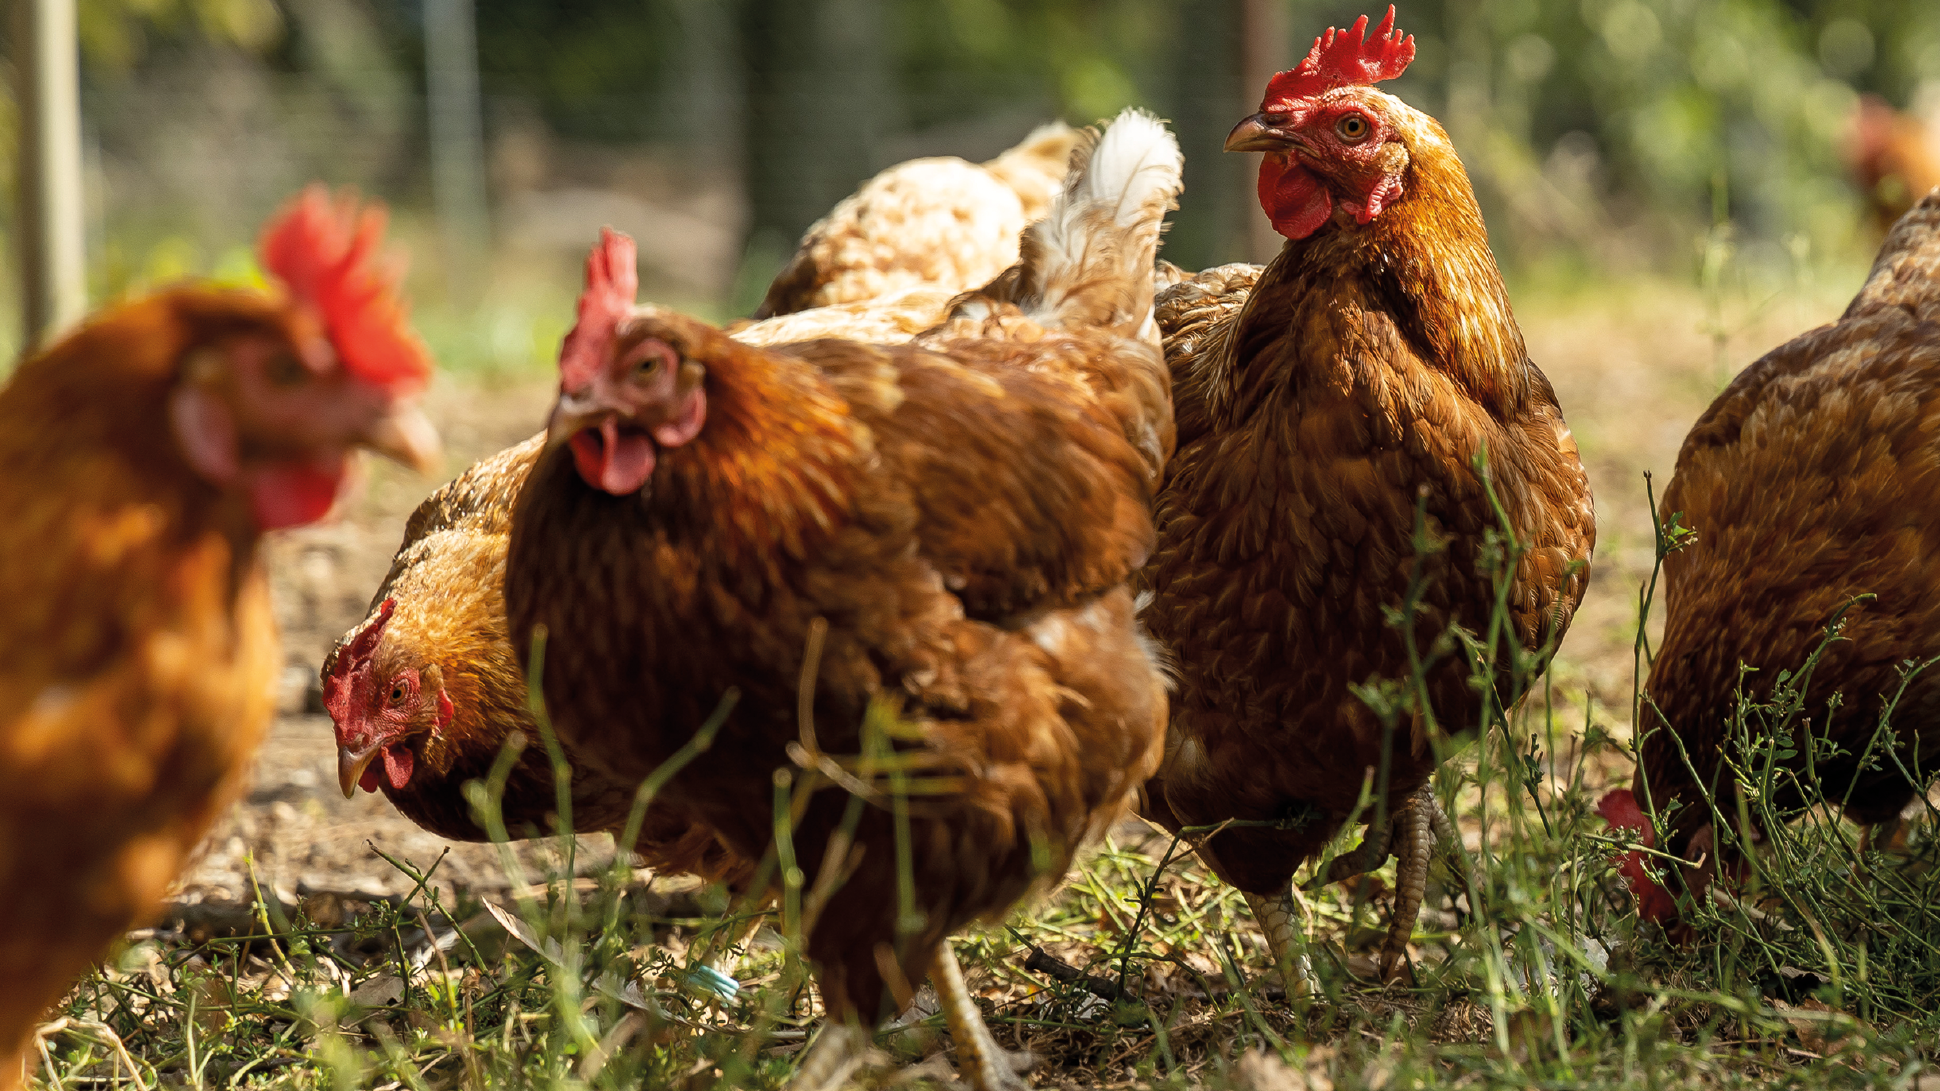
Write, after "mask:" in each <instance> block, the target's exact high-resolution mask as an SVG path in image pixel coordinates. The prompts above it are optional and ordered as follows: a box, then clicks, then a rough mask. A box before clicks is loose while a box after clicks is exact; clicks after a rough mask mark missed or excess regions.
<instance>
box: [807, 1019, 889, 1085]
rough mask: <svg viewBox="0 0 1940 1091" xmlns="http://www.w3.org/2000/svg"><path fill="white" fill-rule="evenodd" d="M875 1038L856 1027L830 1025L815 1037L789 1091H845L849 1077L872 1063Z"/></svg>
mask: <svg viewBox="0 0 1940 1091" xmlns="http://www.w3.org/2000/svg"><path fill="white" fill-rule="evenodd" d="M871 1040H872V1036H871V1035H870V1033H869V1031H868V1030H867V1029H865V1028H863V1027H861V1026H858V1025H857V1024H855V1023H830V1024H829V1025H827V1026H825V1027H823V1028H822V1033H820V1034H818V1035H816V1036H815V1041H814V1042H812V1043H810V1044H809V1047H808V1049H807V1051H806V1053H805V1055H804V1056H803V1057H802V1063H801V1067H799V1068H797V1069H795V1075H794V1078H792V1079H790V1080H789V1081H788V1084H787V1088H786V1091H841V1089H842V1087H843V1086H844V1085H845V1084H847V1083H848V1082H849V1077H850V1076H853V1075H855V1071H856V1069H858V1068H861V1067H862V1064H863V1062H864V1061H866V1060H868V1059H869V1046H870V1042H871Z"/></svg>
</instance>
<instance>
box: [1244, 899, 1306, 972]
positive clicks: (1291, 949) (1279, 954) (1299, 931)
mask: <svg viewBox="0 0 1940 1091" xmlns="http://www.w3.org/2000/svg"><path fill="white" fill-rule="evenodd" d="M1246 907H1247V908H1248V909H1251V910H1252V911H1253V919H1254V920H1256V921H1258V922H1259V925H1260V931H1262V932H1264V933H1266V947H1267V950H1268V951H1269V952H1271V953H1272V955H1273V965H1274V967H1275V969H1276V970H1278V972H1279V975H1280V985H1281V987H1282V988H1284V989H1285V990H1286V994H1287V999H1288V1000H1300V999H1303V998H1305V997H1307V996H1310V995H1312V994H1313V992H1314V984H1315V983H1314V977H1313V973H1314V971H1313V964H1312V962H1311V961H1310V960H1309V959H1308V957H1307V930H1306V927H1305V923H1304V920H1303V918H1304V916H1305V914H1304V913H1303V912H1302V911H1301V906H1300V903H1299V902H1298V901H1296V900H1295V895H1294V893H1293V890H1292V888H1291V887H1289V888H1288V889H1287V890H1286V892H1284V893H1282V894H1280V895H1279V896H1278V897H1277V898H1268V897H1267V896H1266V895H1263V894H1246Z"/></svg>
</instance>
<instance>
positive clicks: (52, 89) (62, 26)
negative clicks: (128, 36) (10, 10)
mask: <svg viewBox="0 0 1940 1091" xmlns="http://www.w3.org/2000/svg"><path fill="white" fill-rule="evenodd" d="M14 42H15V50H14V74H15V82H16V87H15V89H14V95H15V99H16V101H17V102H18V103H19V105H20V179H19V187H18V192H19V215H18V218H17V221H16V230H15V233H14V234H15V243H14V245H15V249H16V250H17V252H18V253H19V256H20V288H21V312H20V313H21V323H22V327H23V329H22V338H21V348H22V351H23V352H24V351H27V350H31V349H32V348H33V347H34V346H35V345H37V344H39V343H40V342H41V341H42V340H43V339H45V338H47V337H49V336H50V335H52V334H55V333H58V332H59V331H60V330H62V329H64V328H65V327H67V326H69V325H72V324H73V323H75V322H77V321H79V320H80V319H81V316H82V315H84V314H86V313H87V309H88V279H87V249H86V245H87V244H86V228H85V226H84V225H85V220H84V216H83V208H82V189H81V75H80V63H81V62H80V50H79V47H78V45H77V44H76V41H75V34H74V0H14Z"/></svg>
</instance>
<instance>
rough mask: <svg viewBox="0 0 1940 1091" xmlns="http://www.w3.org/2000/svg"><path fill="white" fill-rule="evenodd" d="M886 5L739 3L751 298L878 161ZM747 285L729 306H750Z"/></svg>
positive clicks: (879, 1)
mask: <svg viewBox="0 0 1940 1091" xmlns="http://www.w3.org/2000/svg"><path fill="white" fill-rule="evenodd" d="M886 8H887V5H886V4H885V3H884V0H745V7H744V8H743V10H742V43H743V50H742V55H743V57H744V58H745V60H746V65H747V68H746V71H747V109H746V110H744V111H743V113H742V117H743V118H744V119H745V120H744V124H745V126H746V127H745V129H744V130H743V146H742V163H743V171H744V184H745V186H746V187H747V196H748V206H749V224H748V252H747V257H746V259H745V260H744V269H743V273H744V275H743V277H742V278H741V279H742V280H743V281H759V286H758V288H757V290H755V291H754V293H753V295H754V300H753V301H758V300H759V297H760V292H759V288H765V287H766V282H767V278H768V276H772V275H773V273H774V272H775V271H776V270H778V269H779V268H780V266H781V263H782V262H783V261H784V260H786V257H787V255H788V254H790V253H792V252H793V250H794V247H795V243H796V241H797V240H798V239H799V238H800V237H801V233H802V232H803V230H805V229H806V228H807V227H808V225H809V224H811V223H813V222H815V220H816V219H818V218H820V217H821V216H822V214H824V213H826V212H827V211H828V210H829V208H830V207H831V206H832V205H834V204H835V202H837V201H839V200H841V199H842V198H843V197H845V196H847V195H848V194H849V193H850V192H851V191H852V190H854V188H855V186H856V184H857V183H858V182H861V181H862V180H863V179H865V178H867V177H868V176H869V175H870V174H872V173H874V172H875V171H876V170H877V169H879V168H880V167H882V166H884V165H885V164H883V163H881V162H880V161H879V148H880V146H881V143H882V138H883V135H884V133H885V132H887V131H890V130H892V129H893V128H894V126H895V121H896V118H895V113H896V107H895V103H894V101H893V96H894V91H895V81H894V80H893V78H892V74H891V72H890V57H889V52H888V43H887V42H886V41H885V40H884V39H885V36H886V32H887V28H888V25H889V12H888V11H887V10H886ZM764 266H765V267H766V274H765V275H763V274H762V272H761V270H762V268H763V267H764ZM748 289H749V285H748V284H738V285H737V289H736V295H737V299H736V303H737V304H743V305H751V302H752V301H750V300H749V299H748Z"/></svg>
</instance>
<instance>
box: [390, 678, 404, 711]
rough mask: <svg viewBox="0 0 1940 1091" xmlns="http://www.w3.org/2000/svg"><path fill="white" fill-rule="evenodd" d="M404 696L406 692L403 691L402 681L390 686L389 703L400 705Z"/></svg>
mask: <svg viewBox="0 0 1940 1091" xmlns="http://www.w3.org/2000/svg"><path fill="white" fill-rule="evenodd" d="M405 696H406V694H405V692H404V683H402V682H399V683H398V684H396V685H394V686H392V687H391V703H392V704H394V705H401V704H403V703H404V698H405Z"/></svg>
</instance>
